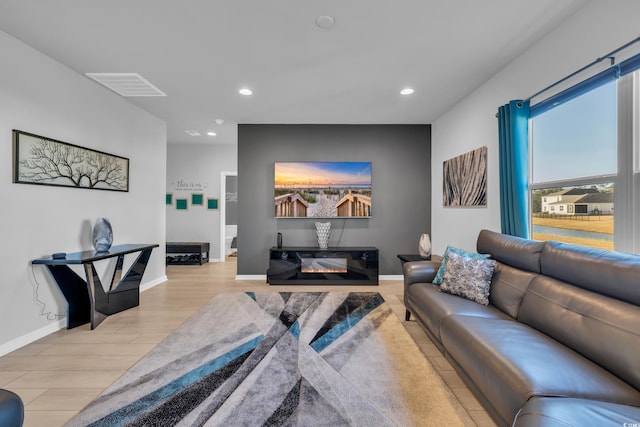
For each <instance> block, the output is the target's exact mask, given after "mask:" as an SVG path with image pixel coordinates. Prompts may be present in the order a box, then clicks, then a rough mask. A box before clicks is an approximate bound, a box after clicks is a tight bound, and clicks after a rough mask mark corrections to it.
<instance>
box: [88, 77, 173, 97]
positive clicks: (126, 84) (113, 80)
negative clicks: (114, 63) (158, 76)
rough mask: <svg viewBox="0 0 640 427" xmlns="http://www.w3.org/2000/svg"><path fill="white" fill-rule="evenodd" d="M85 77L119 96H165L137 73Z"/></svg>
mask: <svg viewBox="0 0 640 427" xmlns="http://www.w3.org/2000/svg"><path fill="white" fill-rule="evenodd" d="M85 75H86V76H87V77H89V78H91V79H93V80H95V81H97V82H98V83H100V84H101V85H103V86H106V87H108V88H109V89H111V90H112V91H114V92H115V93H117V94H119V95H121V96H167V94H166V93H164V92H163V91H161V90H160V89H158V88H157V87H155V86H154V85H153V84H151V83H150V82H149V81H148V80H147V79H145V78H144V77H142V76H141V75H140V74H137V73H86V74H85Z"/></svg>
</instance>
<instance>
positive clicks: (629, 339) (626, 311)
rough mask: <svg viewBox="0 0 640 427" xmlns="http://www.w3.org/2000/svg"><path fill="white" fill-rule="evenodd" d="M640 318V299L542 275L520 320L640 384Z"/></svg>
mask: <svg viewBox="0 0 640 427" xmlns="http://www.w3.org/2000/svg"><path fill="white" fill-rule="evenodd" d="M638 319H640V307H638V306H637V305H634V304H629V303H627V302H623V301H619V300H617V299H615V298H610V297H607V296H604V295H601V294H598V293H595V292H591V291H588V290H586V289H582V288H579V287H576V286H573V285H570V284H568V283H565V282H561V281H559V280H555V279H553V278H550V277H545V276H542V275H539V276H536V277H535V278H534V279H533V280H532V281H531V284H530V285H529V287H528V288H527V292H526V294H525V296H524V298H523V300H522V306H521V307H520V312H519V313H518V320H519V321H521V322H523V323H526V324H528V325H529V326H532V327H533V328H536V329H538V330H539V331H541V332H543V333H545V334H547V335H549V336H550V337H552V338H554V339H555V340H557V341H560V342H561V343H563V344H564V345H566V346H567V347H570V348H571V349H573V350H575V351H576V352H578V353H580V354H582V355H583V356H584V357H586V358H588V359H590V360H592V361H593V362H595V363H597V364H599V365H600V366H602V367H604V368H605V369H607V370H608V371H610V372H612V373H614V374H615V375H617V376H618V377H619V378H621V379H622V380H624V381H626V382H627V383H629V384H631V385H632V386H634V387H635V388H638V389H640V363H638V354H640V322H639V321H638ZM540 357H544V355H540Z"/></svg>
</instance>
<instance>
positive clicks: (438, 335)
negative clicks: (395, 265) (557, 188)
mask: <svg viewBox="0 0 640 427" xmlns="http://www.w3.org/2000/svg"><path fill="white" fill-rule="evenodd" d="M477 250H478V252H479V253H484V254H490V255H491V257H490V259H493V260H495V261H497V262H496V265H495V269H494V272H493V276H492V278H491V282H490V295H489V305H481V304H478V303H476V302H474V301H471V300H469V299H466V298H463V297H460V296H456V295H452V294H448V293H445V292H442V291H441V290H440V288H439V286H437V285H434V284H433V283H431V282H432V281H433V279H434V277H435V275H436V272H437V270H438V268H439V267H440V263H439V262H430V261H418V262H409V263H406V264H404V267H403V268H404V280H405V289H404V303H405V307H406V309H407V314H406V316H407V320H409V319H410V318H411V316H413V317H414V318H415V320H416V321H417V322H418V323H419V324H420V325H421V326H422V328H423V329H424V330H425V332H426V333H427V334H428V335H429V337H430V338H431V339H432V341H433V342H434V343H435V344H436V346H437V347H438V348H439V349H440V351H442V353H443V354H444V356H445V357H446V358H447V359H448V360H449V361H450V362H451V364H452V365H453V366H454V368H455V369H456V371H457V372H458V373H459V375H460V376H461V377H462V379H463V380H464V381H465V382H466V384H467V385H468V387H469V388H470V389H471V391H472V392H473V393H474V394H475V395H476V397H477V398H478V399H479V400H480V401H481V403H482V404H483V406H484V407H485V408H486V409H487V411H488V412H489V414H490V415H491V416H492V418H493V419H494V420H495V421H496V423H497V424H498V425H504V426H508V425H514V426H519V427H533V426H558V427H559V426H564V427H566V426H609V425H610V426H617V427H638V426H640V256H636V255H627V254H622V253H619V252H610V251H602V250H597V249H590V248H583V247H579V246H574V245H568V244H563V243H558V242H537V241H532V240H526V239H521V238H518V237H513V236H507V235H503V234H500V233H495V232H492V231H488V230H482V231H481V232H480V234H479V236H478V240H477Z"/></svg>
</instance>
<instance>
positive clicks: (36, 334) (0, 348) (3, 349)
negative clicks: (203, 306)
mask: <svg viewBox="0 0 640 427" xmlns="http://www.w3.org/2000/svg"><path fill="white" fill-rule="evenodd" d="M166 281H167V276H162V277H158V278H157V279H155V280H152V281H150V282H146V283H144V284H142V285H140V292H144V291H147V290H149V289H151V288H153V287H155V286H158V285H160V284H162V283H164V282H166ZM66 327H67V317H66V315H65V317H64V318H62V319H59V320H56V321H53V322H51V323H49V324H48V325H46V326H43V327H42V328H39V329H36V330H35V331H31V332H29V333H27V334H24V335H22V336H20V337H18V338H15V339H13V340H11V341H9V342H6V343H4V344H2V345H0V356H4V355H5V354H9V353H11V352H12V351H15V350H17V349H19V348H20V347H24V346H25V345H27V344H31V343H32V342H35V341H38V340H39V339H40V338H44V337H46V336H47V335H51V334H53V333H54V332H57V331H59V330H60V329H64V328H66Z"/></svg>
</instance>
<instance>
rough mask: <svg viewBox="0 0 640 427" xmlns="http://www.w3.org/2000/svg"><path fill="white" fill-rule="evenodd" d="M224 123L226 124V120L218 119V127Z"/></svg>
mask: <svg viewBox="0 0 640 427" xmlns="http://www.w3.org/2000/svg"><path fill="white" fill-rule="evenodd" d="M223 123H224V120H222V119H216V124H217V125H221V124H223Z"/></svg>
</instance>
